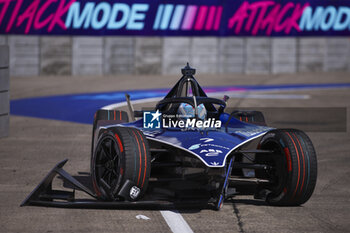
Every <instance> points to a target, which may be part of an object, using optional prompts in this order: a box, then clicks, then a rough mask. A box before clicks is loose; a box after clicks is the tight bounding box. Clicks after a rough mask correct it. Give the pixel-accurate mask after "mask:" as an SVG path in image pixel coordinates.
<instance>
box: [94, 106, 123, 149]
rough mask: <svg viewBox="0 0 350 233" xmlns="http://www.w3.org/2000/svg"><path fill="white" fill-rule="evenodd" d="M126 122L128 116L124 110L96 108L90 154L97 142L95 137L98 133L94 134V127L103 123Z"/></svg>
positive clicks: (96, 127)
mask: <svg viewBox="0 0 350 233" xmlns="http://www.w3.org/2000/svg"><path fill="white" fill-rule="evenodd" d="M126 122H129V117H128V114H127V113H126V112H124V111H119V110H105V109H100V110H97V111H96V113H95V115H94V122H93V124H92V141H91V156H92V155H93V152H94V147H95V145H96V143H97V140H96V141H95V138H96V139H98V135H95V134H97V133H98V132H97V131H96V129H98V128H99V127H100V126H103V125H111V124H120V123H126Z"/></svg>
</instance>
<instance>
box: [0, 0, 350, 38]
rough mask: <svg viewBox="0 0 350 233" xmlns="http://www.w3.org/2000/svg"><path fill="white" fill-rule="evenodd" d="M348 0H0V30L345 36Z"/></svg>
mask: <svg viewBox="0 0 350 233" xmlns="http://www.w3.org/2000/svg"><path fill="white" fill-rule="evenodd" d="M349 6H350V0H342V1H334V0H323V1H318V0H308V1H301V0H296V1H283V0H275V1H269V0H268V1H266V0H213V1H209V2H208V1H207V0H187V1H184V0H173V1H170V2H169V1H165V0H137V1H136V0H131V1H126V0H121V1H117V2H116V1H112V0H104V1H100V0H0V34H33V35H139V36H140V35H148V36H311V35H318V36H349V35H350V7H349Z"/></svg>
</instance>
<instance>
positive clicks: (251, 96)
mask: <svg viewBox="0 0 350 233" xmlns="http://www.w3.org/2000/svg"><path fill="white" fill-rule="evenodd" d="M224 95H228V96H230V97H231V98H247V99H309V98H310V96H309V95H292V94H251V93H246V92H243V93H237V91H222V92H213V93H209V94H208V96H224ZM163 98H164V97H152V98H146V99H139V100H133V101H132V103H133V104H143V103H148V102H156V101H160V100H162V99H163ZM126 105H127V102H120V103H115V104H111V105H107V106H104V107H102V109H106V110H113V109H116V108H120V107H124V106H126Z"/></svg>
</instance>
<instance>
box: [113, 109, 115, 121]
mask: <svg viewBox="0 0 350 233" xmlns="http://www.w3.org/2000/svg"><path fill="white" fill-rule="evenodd" d="M113 112H114V120H115V111H113Z"/></svg>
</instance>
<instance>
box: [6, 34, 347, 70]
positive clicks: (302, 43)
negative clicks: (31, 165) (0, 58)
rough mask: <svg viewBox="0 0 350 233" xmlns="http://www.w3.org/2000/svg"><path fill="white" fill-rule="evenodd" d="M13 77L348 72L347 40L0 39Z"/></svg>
mask: <svg viewBox="0 0 350 233" xmlns="http://www.w3.org/2000/svg"><path fill="white" fill-rule="evenodd" d="M0 44H8V45H9V47H10V58H11V59H10V68H11V69H10V74H11V76H28V75H29V76H30V75H118V74H178V73H179V69H180V68H181V67H183V66H184V64H185V63H186V62H187V61H189V62H190V63H191V65H192V66H194V67H196V68H197V70H198V72H199V73H209V74H217V73H218V74H220V73H246V74H261V73H263V74H270V73H294V72H322V71H325V72H328V71H343V72H344V71H350V38H349V37H327V38H326V37H313V38H310V37H307V38H304V37H302V38H291V37H288V38H268V37H258V38H256V37H244V38H242V37H240V38H235V37H223V38H218V37H91V36H90V37H79V36H78V37H66V36H56V37H49V36H41V37H38V36H13V35H11V36H0Z"/></svg>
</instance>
